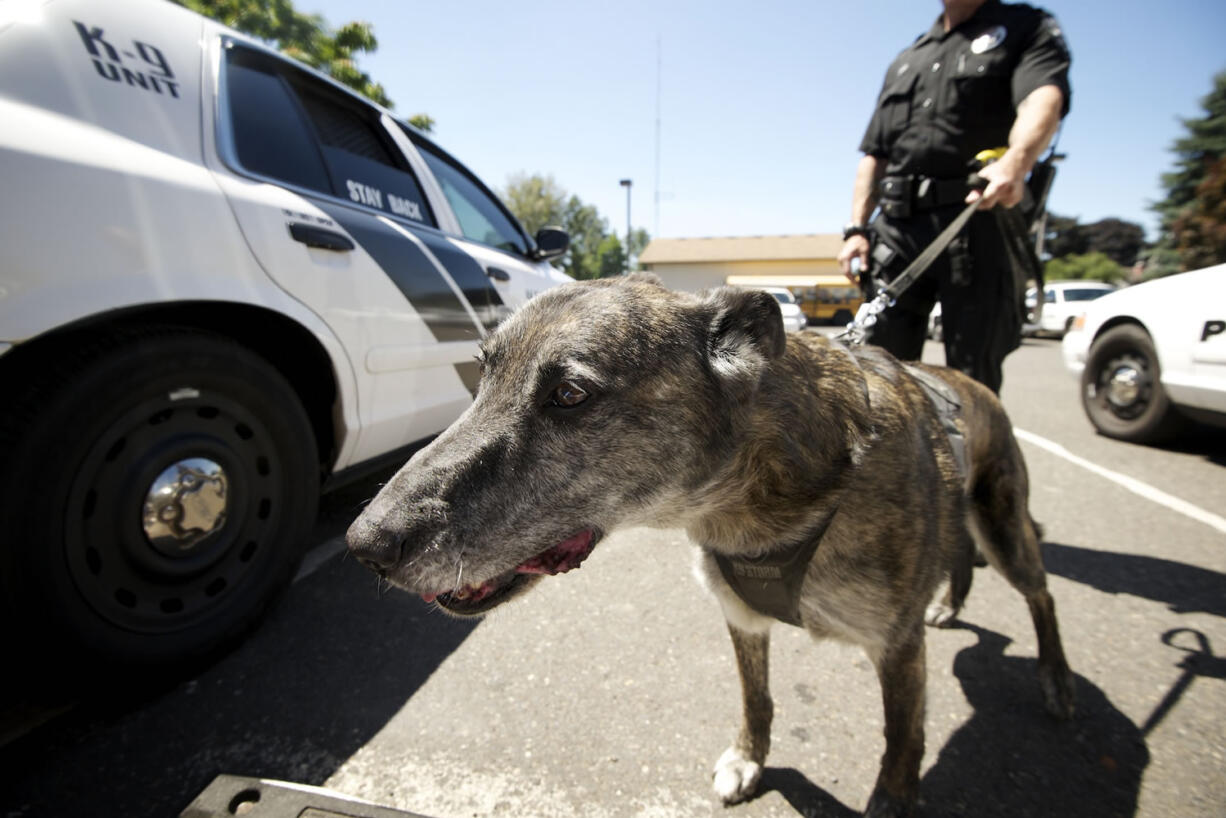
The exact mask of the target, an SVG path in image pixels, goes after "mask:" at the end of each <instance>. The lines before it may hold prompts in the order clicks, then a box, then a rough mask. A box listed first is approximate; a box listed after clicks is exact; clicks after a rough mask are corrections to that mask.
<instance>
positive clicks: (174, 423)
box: [0, 0, 568, 663]
mask: <svg viewBox="0 0 1226 818" xmlns="http://www.w3.org/2000/svg"><path fill="white" fill-rule="evenodd" d="M0 179H3V188H2V191H0V208H2V210H0V246H3V247H4V254H3V261H2V262H0V394H2V395H3V402H2V404H0V541H2V546H0V580H2V581H3V583H4V588H3V591H4V593H3V598H4V600H6V601H7V602H8V603H9V604H10V607H11V608H12V609H13V610H12V611H10V612H9V614H8V615H6V620H7V621H8V622H15V621H18V618H19V619H20V622H21V623H22V628H23V629H26V628H28V627H30V626H31V625H36V626H37V627H39V628H41V627H42V626H43V625H46V626H47V627H48V628H49V629H50V631H51V633H49V634H48V633H41V634H40V636H39V637H38V640H36V641H41V642H42V643H44V644H51V643H52V642H54V644H55V646H56V647H55V650H56V651H57V652H59V653H61V654H67V653H72V652H80V651H85V652H87V653H92V654H94V655H99V656H105V657H112V658H119V659H122V660H128V661H135V662H142V663H161V662H168V661H176V660H179V659H182V658H184V657H194V656H199V655H202V654H206V653H208V652H209V651H211V650H213V649H214V648H216V647H217V646H219V645H222V644H225V643H227V642H228V641H229V640H230V639H231V637H233V636H234V635H236V634H238V633H239V632H241V631H242V630H243V629H244V628H245V627H246V626H247V625H249V624H250V623H251V622H252V621H253V620H254V619H255V618H256V617H257V616H258V615H259V613H260V611H261V610H262V608H263V607H264V605H265V603H266V602H267V601H268V600H269V599H270V597H271V596H272V595H273V593H275V591H276V590H277V589H278V588H279V587H280V586H282V585H283V584H284V583H285V581H286V580H287V578H288V577H289V576H290V572H291V571H292V569H293V566H294V565H295V564H296V562H297V560H298V557H299V556H300V554H299V551H300V548H301V546H302V544H303V535H304V533H305V532H306V531H307V530H308V529H309V527H310V525H311V524H312V522H313V519H314V515H315V510H316V504H317V497H318V494H319V492H320V490H321V489H327V488H329V487H332V486H335V485H338V484H339V483H341V482H343V481H345V480H346V479H347V478H348V477H351V476H354V475H357V474H359V473H361V472H363V471H364V470H369V469H372V468H374V467H375V466H377V465H379V464H383V463H386V462H391V461H398V460H402V459H403V458H404V457H405V456H406V451H407V450H408V449H410V448H411V447H412V446H413V444H414V443H416V442H418V441H421V440H423V439H425V438H428V437H430V436H431V435H434V434H436V433H437V432H439V431H441V430H442V429H444V428H445V427H446V426H447V425H449V424H450V423H451V422H452V421H453V420H454V419H455V418H456V417H457V416H458V415H459V414H460V413H461V412H462V411H463V410H464V409H465V408H466V407H467V406H468V405H469V404H470V403H471V395H472V390H473V389H474V388H475V384H476V381H477V377H478V370H477V364H476V362H475V361H474V360H473V356H474V353H475V352H476V351H477V345H478V343H479V341H480V340H481V339H482V338H483V337H484V336H485V335H486V334H487V333H488V332H489V331H490V329H491V328H492V327H493V326H494V325H495V324H496V323H497V322H498V321H499V320H500V319H501V318H502V317H503V316H504V315H505V314H506V313H507V312H509V311H510V310H511V309H513V308H515V307H516V306H518V305H520V304H522V303H523V302H524V301H526V300H527V299H528V298H531V297H532V295H533V294H535V293H537V292H539V291H541V290H544V289H546V288H549V287H552V286H554V285H556V284H558V283H561V282H562V281H564V280H567V278H566V276H564V275H563V274H561V273H560V272H557V271H555V270H554V269H553V268H552V267H551V266H550V265H549V263H548V259H550V258H553V257H556V256H559V255H561V254H562V253H564V252H565V251H566V248H567V243H568V240H567V237H566V234H565V233H563V232H562V231H560V230H552V229H545V230H542V231H541V232H540V233H538V234H537V235H536V236H535V237H530V236H528V235H526V234H525V233H524V231H523V229H522V228H521V227H520V225H519V224H518V223H517V222H516V220H515V219H514V218H513V217H512V216H511V215H510V214H509V213H508V212H507V211H506V209H505V208H504V207H503V206H502V205H501V204H500V203H499V202H498V200H497V198H496V197H495V196H494V195H492V194H491V193H490V191H489V190H488V189H487V188H486V187H485V186H484V185H483V184H482V183H481V182H480V181H479V180H478V179H477V178H476V177H474V176H473V175H472V174H471V173H469V172H468V171H467V170H466V169H465V168H464V167H463V166H462V165H460V164H459V163H458V162H457V161H456V160H455V159H453V158H452V157H451V156H449V155H448V154H447V153H446V152H445V151H443V150H442V149H441V148H439V147H438V146H437V145H436V144H434V143H433V142H432V141H430V140H429V139H427V138H426V137H424V136H423V135H422V134H420V133H418V132H417V131H415V130H414V129H413V128H411V127H408V126H406V125H405V124H404V123H402V122H400V121H398V120H396V119H395V118H394V117H393V115H392V114H391V113H390V112H388V111H387V110H385V109H382V108H380V107H378V106H375V105H373V104H371V103H370V102H368V101H366V100H365V99H363V98H361V97H360V96H358V95H355V94H354V93H352V92H350V91H349V90H347V89H346V88H344V87H342V86H340V85H338V84H337V83H334V82H332V81H331V80H329V79H328V78H326V77H324V76H322V75H321V74H319V73H316V72H314V71H311V70H309V69H307V68H304V67H303V66H302V65H300V64H298V63H295V62H293V61H290V60H288V59H286V58H284V57H282V56H281V55H279V54H277V53H275V52H273V51H270V50H269V49H268V48H267V47H265V46H264V45H262V44H260V43H259V42H256V41H254V40H252V39H251V38H248V37H245V36H243V35H241V34H238V33H236V32H234V31H231V30H229V29H226V28H224V27H222V26H219V25H217V24H215V23H213V22H210V21H208V20H205V19H204V18H202V17H200V16H198V15H196V14H194V13H191V12H188V11H186V10H184V9H183V8H181V7H179V6H176V5H174V4H172V3H169V2H163V1H162V0H146V1H145V2H138V1H137V0H108V2H106V3H97V2H87V1H86V0H55V1H54V2H33V1H32V0H7V1H6V2H4V3H0ZM14 612H19V614H20V616H19V617H17V616H14V615H13V614H14ZM8 635H9V634H6V636H8ZM10 658H12V657H11V656H10Z"/></svg>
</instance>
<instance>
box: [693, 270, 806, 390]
mask: <svg viewBox="0 0 1226 818" xmlns="http://www.w3.org/2000/svg"><path fill="white" fill-rule="evenodd" d="M707 305H708V306H709V307H710V308H711V311H710V315H711V323H710V326H709V329H708V333H707V354H708V357H709V359H710V361H711V367H712V369H714V370H715V373H716V374H717V375H718V376H719V377H720V378H721V379H722V380H724V381H725V382H727V383H728V384H729V385H732V386H734V387H735V388H736V391H741V390H747V392H752V391H753V390H754V389H755V388H756V387H757V385H758V379H759V378H761V376H762V372H763V371H765V369H766V365H767V364H768V363H769V362H770V361H772V360H774V359H775V358H778V357H779V356H780V355H782V354H783V351H784V349H785V348H786V347H787V335H786V333H785V332H784V330H783V316H782V314H781V313H780V310H779V302H778V301H776V300H775V297H774V296H773V295H771V294H770V293H768V292H764V291H762V290H740V289H737V288H735V287H721V288H719V289H718V290H713V291H711V292H710V293H708V294H707Z"/></svg>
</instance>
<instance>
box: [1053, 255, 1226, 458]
mask: <svg viewBox="0 0 1226 818" xmlns="http://www.w3.org/2000/svg"><path fill="white" fill-rule="evenodd" d="M1063 353H1064V363H1065V366H1067V367H1068V368H1069V369H1070V370H1071V371H1072V372H1074V373H1077V374H1080V376H1081V402H1082V405H1083V406H1084V407H1085V411H1086V415H1087V416H1088V417H1089V419H1090V422H1091V423H1092V424H1094V427H1095V428H1096V429H1098V431H1099V432H1101V433H1102V434H1104V435H1107V436H1108V437H1114V438H1119V439H1120V440H1128V441H1132V442H1135V443H1149V442H1155V441H1159V440H1162V439H1163V438H1166V437H1169V436H1170V435H1172V434H1173V433H1174V432H1175V431H1176V429H1177V427H1178V425H1179V421H1180V420H1181V419H1183V418H1185V417H1189V418H1192V419H1195V420H1199V421H1203V422H1208V423H1212V424H1215V425H1226V264H1221V265H1218V266H1216V267H1208V268H1205V269H1203V270H1196V271H1194V272H1190V273H1182V274H1180V275H1175V276H1170V277H1168V278H1161V279H1157V280H1154V281H1150V282H1147V283H1145V284H1139V285H1137V286H1135V287H1128V288H1126V289H1123V290H1119V291H1118V292H1114V293H1111V294H1109V295H1105V296H1103V297H1102V298H1099V299H1097V300H1095V301H1092V302H1090V303H1088V304H1086V306H1085V309H1084V311H1083V312H1082V313H1081V314H1079V315H1078V316H1077V317H1076V318H1075V319H1074V320H1073V323H1072V326H1071V327H1070V329H1069V331H1068V332H1067V333H1066V334H1065V336H1064V342H1063Z"/></svg>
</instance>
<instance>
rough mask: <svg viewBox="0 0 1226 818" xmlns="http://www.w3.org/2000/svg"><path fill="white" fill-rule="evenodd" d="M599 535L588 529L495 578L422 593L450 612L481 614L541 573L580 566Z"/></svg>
mask: <svg viewBox="0 0 1226 818" xmlns="http://www.w3.org/2000/svg"><path fill="white" fill-rule="evenodd" d="M599 539H600V534H599V533H598V532H596V531H595V530H594V529H591V528H588V529H584V530H583V531H580V532H579V533H578V534H575V535H574V536H572V537H568V538H567V539H565V540H563V541H562V542H560V543H558V544H557V545H555V546H553V547H552V548H547V549H546V550H544V551H542V552H541V553H539V554H537V555H536V556H535V557H531V558H530V559H527V560H524V561H523V562H521V563H520V564H519V565H516V566H515V567H514V568H512V569H511V570H509V571H506V572H504V573H502V574H499V575H498V576H496V577H494V578H493V579H490V580H486V581H485V582H482V583H479V584H476V585H465V586H463V587H462V588H454V589H452V590H450V591H441V592H438V593H425V594H422V595H421V597H422V599H424V600H425V601H426V602H433V603H435V604H437V605H438V606H439V607H440V608H443V609H444V610H446V611H448V612H449V613H453V614H457V615H459V616H477V615H479V614H483V613H485V612H486V611H488V610H491V609H492V608H496V607H497V606H499V605H501V604H502V603H503V602H506V601H507V600H509V599H510V598H511V597H513V596H515V595H516V594H517V593H518V592H519V591H521V590H523V589H524V588H526V587H527V586H528V585H530V584H531V583H532V582H533V581H535V580H536V579H538V578H539V577H541V576H552V575H554V574H564V573H566V572H567V571H570V570H572V569H574V568H578V567H579V564H580V563H582V562H583V561H584V560H585V559H587V558H588V555H590V554H591V553H592V549H593V548H595V547H596V543H597V541H599Z"/></svg>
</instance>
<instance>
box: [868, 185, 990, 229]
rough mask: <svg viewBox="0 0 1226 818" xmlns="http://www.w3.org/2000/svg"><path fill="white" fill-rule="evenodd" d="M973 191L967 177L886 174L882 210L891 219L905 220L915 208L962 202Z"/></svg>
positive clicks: (928, 208) (881, 188) (882, 193)
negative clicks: (942, 177) (948, 177)
mask: <svg viewBox="0 0 1226 818" xmlns="http://www.w3.org/2000/svg"><path fill="white" fill-rule="evenodd" d="M970 190H971V188H970V186H969V185H968V184H967V180H966V177H962V178H958V179H934V178H933V177H931V176H886V177H884V178H883V179H882V180H881V184H880V192H881V212H882V213H884V214H885V215H886V216H888V217H890V218H894V219H905V218H907V217H909V216H910V215H911V213H912V211H914V210H931V209H932V208H934V207H945V206H946V205H954V204H961V203H962V202H963V201H965V199H966V194H967V193H969V192H970Z"/></svg>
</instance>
